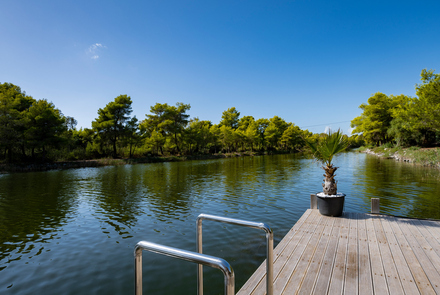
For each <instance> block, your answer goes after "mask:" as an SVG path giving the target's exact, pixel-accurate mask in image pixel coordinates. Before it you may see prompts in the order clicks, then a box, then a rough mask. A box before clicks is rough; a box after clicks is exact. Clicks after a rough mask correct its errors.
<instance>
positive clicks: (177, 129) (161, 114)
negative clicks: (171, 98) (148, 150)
mask: <svg viewBox="0 0 440 295" xmlns="http://www.w3.org/2000/svg"><path fill="white" fill-rule="evenodd" d="M190 108H191V106H190V105H189V104H184V103H181V102H178V103H177V104H176V106H170V105H168V104H166V103H164V104H161V103H157V104H156V105H154V106H152V107H151V108H150V112H151V113H152V114H147V115H146V116H147V119H146V120H145V122H143V125H144V126H145V127H143V128H145V129H147V130H151V132H152V131H153V130H155V131H156V132H159V133H161V135H162V136H163V137H164V138H167V137H169V138H170V139H171V140H172V142H173V144H174V146H175V147H176V149H177V152H178V153H180V151H181V148H180V142H181V138H182V135H183V132H184V130H185V127H186V125H187V124H188V122H189V115H188V114H186V111H188V110H189V109H190ZM162 153H163V151H162Z"/></svg>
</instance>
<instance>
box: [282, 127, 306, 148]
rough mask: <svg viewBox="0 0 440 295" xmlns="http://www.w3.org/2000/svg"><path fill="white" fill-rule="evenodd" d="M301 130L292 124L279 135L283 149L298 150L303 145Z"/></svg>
mask: <svg viewBox="0 0 440 295" xmlns="http://www.w3.org/2000/svg"><path fill="white" fill-rule="evenodd" d="M302 136H303V132H302V130H301V129H300V128H299V127H298V126H296V125H294V124H292V125H290V126H289V127H287V129H286V130H285V131H284V132H283V135H282V136H281V142H282V143H283V145H284V148H285V149H289V148H290V149H293V150H300V149H301V148H302V147H303V146H304V140H303V139H302Z"/></svg>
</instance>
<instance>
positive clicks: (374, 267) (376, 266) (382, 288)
mask: <svg viewBox="0 0 440 295" xmlns="http://www.w3.org/2000/svg"><path fill="white" fill-rule="evenodd" d="M366 216H368V215H366ZM365 222H366V226H367V236H368V249H369V250H370V262H371V273H372V278H373V290H374V293H375V294H389V291H388V285H387V281H386V279H385V271H384V269H383V263H382V257H381V256H380V250H379V245H378V241H377V238H376V231H375V229H374V225H373V216H372V215H370V216H369V218H367V219H366V221H365Z"/></svg>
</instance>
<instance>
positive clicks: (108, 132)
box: [92, 94, 132, 157]
mask: <svg viewBox="0 0 440 295" xmlns="http://www.w3.org/2000/svg"><path fill="white" fill-rule="evenodd" d="M131 104H132V101H131V98H130V96H127V95H126V94H124V95H119V96H118V97H116V98H115V100H114V101H112V102H110V103H108V104H107V105H106V106H105V108H103V109H99V110H98V115H99V116H98V118H96V119H95V121H93V122H92V127H93V129H94V130H95V131H96V133H97V136H98V139H99V141H100V142H101V143H103V144H107V143H108V144H110V145H111V146H112V148H113V156H114V157H116V156H117V144H118V142H119V141H120V140H121V139H122V138H123V137H124V136H125V135H126V132H127V122H128V121H129V120H130V117H129V115H130V114H131V112H132V108H131Z"/></svg>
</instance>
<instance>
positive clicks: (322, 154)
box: [305, 129, 350, 166]
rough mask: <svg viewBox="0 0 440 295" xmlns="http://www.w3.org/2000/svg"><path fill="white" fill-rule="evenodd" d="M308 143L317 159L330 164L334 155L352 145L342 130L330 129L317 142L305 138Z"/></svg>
mask: <svg viewBox="0 0 440 295" xmlns="http://www.w3.org/2000/svg"><path fill="white" fill-rule="evenodd" d="M305 142H306V144H307V145H308V146H309V147H310V149H311V150H312V153H313V156H314V157H315V159H316V160H317V161H319V162H321V163H322V164H325V165H327V166H330V165H331V163H332V160H333V157H334V156H335V155H336V154H338V153H340V152H342V151H344V150H345V149H347V148H348V147H349V145H350V143H349V141H348V138H347V137H346V136H344V134H342V131H341V130H340V129H338V131H336V132H333V131H331V130H329V132H328V133H327V134H325V135H324V136H323V137H322V138H321V139H320V140H319V141H318V142H317V143H314V142H310V141H307V140H305Z"/></svg>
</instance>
